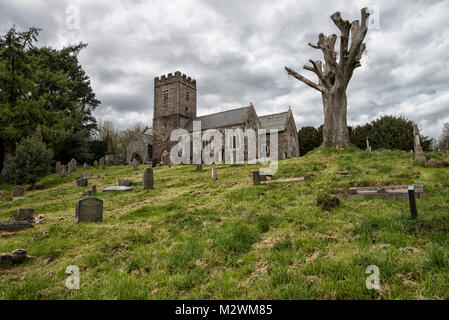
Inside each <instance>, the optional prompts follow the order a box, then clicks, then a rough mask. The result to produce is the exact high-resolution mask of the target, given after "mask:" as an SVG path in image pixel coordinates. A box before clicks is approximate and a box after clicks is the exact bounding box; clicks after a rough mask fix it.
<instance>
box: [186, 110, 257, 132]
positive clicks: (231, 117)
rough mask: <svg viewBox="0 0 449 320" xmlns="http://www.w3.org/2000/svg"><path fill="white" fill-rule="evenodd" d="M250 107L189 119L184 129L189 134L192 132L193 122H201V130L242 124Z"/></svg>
mask: <svg viewBox="0 0 449 320" xmlns="http://www.w3.org/2000/svg"><path fill="white" fill-rule="evenodd" d="M249 108H250V107H243V108H239V109H233V110H228V111H223V112H218V113H213V114H208V115H206V116H202V117H196V118H193V119H189V120H188V121H187V122H186V124H185V125H184V129H186V130H187V131H189V132H192V131H193V121H201V130H207V129H215V128H221V127H225V126H231V125H236V124H242V123H244V122H245V120H246V115H247V113H248V112H249Z"/></svg>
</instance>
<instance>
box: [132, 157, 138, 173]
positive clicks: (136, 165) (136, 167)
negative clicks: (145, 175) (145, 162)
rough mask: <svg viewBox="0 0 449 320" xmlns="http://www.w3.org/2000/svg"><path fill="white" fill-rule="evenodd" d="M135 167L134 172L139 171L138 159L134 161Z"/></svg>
mask: <svg viewBox="0 0 449 320" xmlns="http://www.w3.org/2000/svg"><path fill="white" fill-rule="evenodd" d="M133 167H134V170H139V162H138V161H137V160H136V159H134V160H133Z"/></svg>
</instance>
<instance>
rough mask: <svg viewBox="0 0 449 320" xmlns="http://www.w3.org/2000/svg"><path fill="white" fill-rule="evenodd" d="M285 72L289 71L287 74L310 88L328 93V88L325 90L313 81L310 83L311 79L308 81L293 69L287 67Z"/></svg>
mask: <svg viewBox="0 0 449 320" xmlns="http://www.w3.org/2000/svg"><path fill="white" fill-rule="evenodd" d="M285 70H286V71H287V73H288V74H289V75H291V76H293V77H295V78H296V79H298V80H299V81H302V82H304V83H305V84H306V85H308V86H309V87H312V88H314V89H316V90H318V91H320V92H323V93H325V92H326V88H324V87H323V86H321V85H319V84H316V83H315V82H313V81H310V80H309V79H307V78H306V77H303V76H302V75H300V74H299V73H298V72H296V71H295V70H293V69H290V68H289V67H285Z"/></svg>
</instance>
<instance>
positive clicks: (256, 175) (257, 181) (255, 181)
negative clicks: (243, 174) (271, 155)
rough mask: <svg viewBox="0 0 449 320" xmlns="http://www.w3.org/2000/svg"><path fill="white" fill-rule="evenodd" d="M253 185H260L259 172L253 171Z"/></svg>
mask: <svg viewBox="0 0 449 320" xmlns="http://www.w3.org/2000/svg"><path fill="white" fill-rule="evenodd" d="M253 184H260V174H259V170H257V171H253Z"/></svg>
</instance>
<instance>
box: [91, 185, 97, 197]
mask: <svg viewBox="0 0 449 320" xmlns="http://www.w3.org/2000/svg"><path fill="white" fill-rule="evenodd" d="M90 195H91V196H96V195H97V186H92V188H91V189H90Z"/></svg>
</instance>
